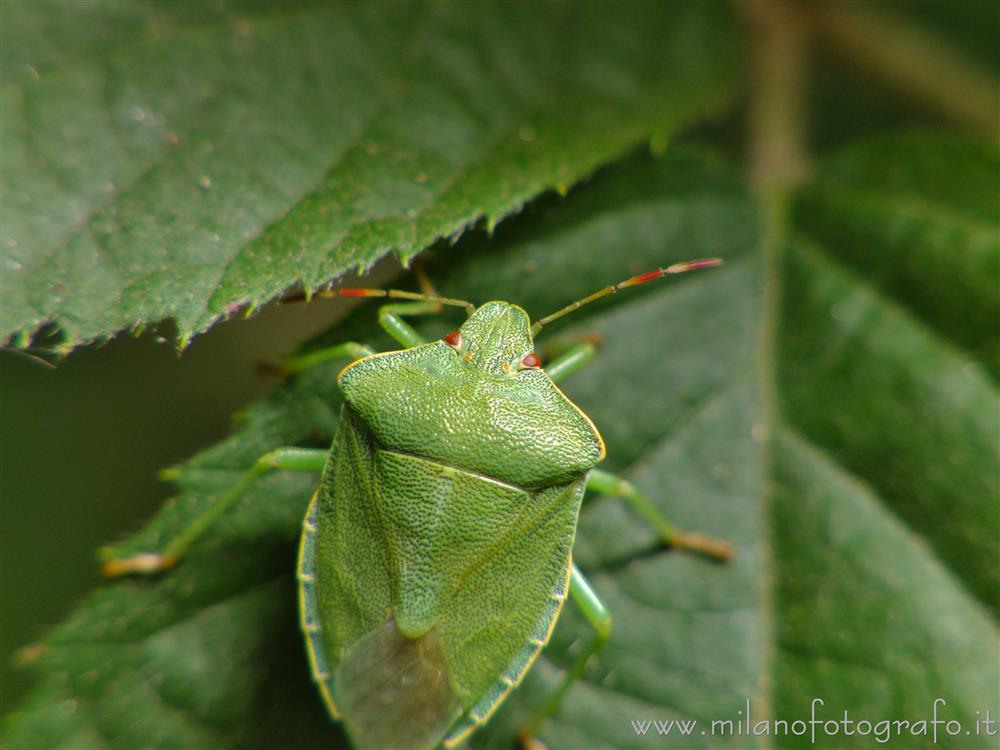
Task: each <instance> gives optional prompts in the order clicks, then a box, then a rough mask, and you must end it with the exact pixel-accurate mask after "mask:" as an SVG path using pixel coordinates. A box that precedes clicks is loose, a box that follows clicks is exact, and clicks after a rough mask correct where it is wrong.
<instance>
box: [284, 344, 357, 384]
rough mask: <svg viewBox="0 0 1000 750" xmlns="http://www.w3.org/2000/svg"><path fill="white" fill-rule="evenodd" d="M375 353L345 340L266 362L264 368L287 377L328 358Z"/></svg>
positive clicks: (353, 356)
mask: <svg viewBox="0 0 1000 750" xmlns="http://www.w3.org/2000/svg"><path fill="white" fill-rule="evenodd" d="M375 353H376V352H375V350H374V349H372V348H371V347H370V346H368V345H367V344H359V343H358V342H357V341H345V342H343V343H341V344H337V345H336V346H328V347H325V348H323V349H317V350H316V351H312V352H309V353H308V354H303V355H301V356H299V357H291V358H289V359H285V360H281V362H280V363H278V364H273V365H272V364H268V365H267V366H266V367H265V369H266V370H268V371H269V373H277V374H278V375H279V376H281V377H287V376H288V375H294V374H296V373H299V372H302V371H303V370H308V369H309V368H310V367H315V366H316V365H321V364H323V363H324V362H329V361H330V360H334V359H345V358H350V359H352V360H355V359H364V358H365V357H370V356H371V355H373V354H375Z"/></svg>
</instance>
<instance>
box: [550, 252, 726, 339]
mask: <svg viewBox="0 0 1000 750" xmlns="http://www.w3.org/2000/svg"><path fill="white" fill-rule="evenodd" d="M721 265H722V258H700V259H699V260H686V261H684V262H683V263H674V264H673V265H672V266H667V267H666V268H656V269H654V270H652V271H646V273H640V274H639V275H638V276H633V277H632V278H630V279H625V281H620V282H618V283H617V284H612V285H611V286H606V287H604V289H601V290H600V291H599V292H594V293H593V294H588V295H587V296H586V297H584V298H583V299H578V300H577V301H576V302H570V303H569V304H568V305H566V307H564V308H562V309H561V310H557V311H556V312H554V313H552V314H551V315H546V316H545V317H544V318H540V319H538V320H536V321H535V323H534V325H532V326H531V335H532V336H536V335H538V332H539V331H540V330H542V326H544V325H547V324H548V323H551V322H552V321H553V320H557V319H559V318H561V317H562V316H563V315H569V314H570V313H571V312H573V311H575V310H579V309H580V308H581V307H583V306H584V305H589V304H590V303H591V302H594V301H595V300H599V299H600V298H601V297H607V296H608V295H609V294H614V293H615V292H617V291H618V290H619V289H625V288H626V287H630V286H638V285H639V284H645V283H646V282H648V281H653V280H654V279H659V278H662V277H663V276H666V275H668V274H675V273H684V272H686V271H697V270H698V269H699V268H712V267H714V266H721Z"/></svg>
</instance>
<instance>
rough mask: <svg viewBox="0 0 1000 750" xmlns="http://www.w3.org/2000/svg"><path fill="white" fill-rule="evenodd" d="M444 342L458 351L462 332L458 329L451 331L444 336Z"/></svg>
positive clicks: (460, 346) (460, 345)
mask: <svg viewBox="0 0 1000 750" xmlns="http://www.w3.org/2000/svg"><path fill="white" fill-rule="evenodd" d="M444 343H446V344H447V345H448V346H450V347H451V348H452V349H454V350H455V351H459V350H460V349H461V348H462V334H461V333H459V332H458V331H452V332H451V333H449V334H448V335H447V336H445V337H444Z"/></svg>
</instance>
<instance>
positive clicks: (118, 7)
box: [0, 0, 733, 348]
mask: <svg viewBox="0 0 1000 750" xmlns="http://www.w3.org/2000/svg"><path fill="white" fill-rule="evenodd" d="M729 25H730V24H729V22H728V19H727V14H726V11H725V9H724V7H722V6H720V5H719V4H714V3H707V4H702V3H698V4H692V3H676V4H663V5H661V4H652V3H637V4H617V5H614V6H611V5H608V4H603V3H576V4H573V5H569V4H547V5H534V4H531V5H529V4H522V3H475V4H460V3H440V4H410V3H373V4H354V3H352V4H321V3H301V4H299V3H292V4H263V3H230V4H215V5H205V4H198V5H192V4H189V3H162V4H151V3H141V2H121V1H119V0H106V1H105V2H101V3H92V4H88V5H86V6H81V5H80V4H79V3H76V2H62V3H55V2H44V3H10V4H7V5H5V6H4V24H3V42H4V44H3V47H4V65H3V71H4V79H3V91H2V97H3V106H2V113H3V114H2V117H3V123H2V126H3V131H4V133H5V137H4V141H3V155H2V158H3V162H4V170H3V175H2V180H3V184H2V193H3V196H4V197H3V200H4V205H5V211H4V222H3V239H2V248H3V274H2V280H3V281H2V283H3V287H2V290H0V295H2V297H3V304H4V314H3V316H2V322H0V341H4V342H6V341H8V340H10V339H11V337H16V338H15V341H16V342H17V343H20V344H24V343H26V342H27V340H28V338H29V337H30V336H31V335H32V334H33V332H34V331H35V330H36V329H37V328H38V327H39V326H41V325H43V324H45V323H54V324H55V325H57V326H58V327H59V329H61V331H62V335H63V337H64V341H63V345H64V347H65V348H70V347H72V346H73V345H75V344H77V343H79V342H82V341H88V340H91V339H95V338H103V337H107V336H110V335H111V334H113V333H115V332H117V331H119V330H123V329H127V328H132V327H135V326H139V325H143V324H148V323H155V322H157V321H160V320H162V319H165V318H173V319H174V320H175V321H176V323H177V331H178V337H179V339H180V341H181V343H184V342H186V341H187V340H188V339H189V338H190V337H191V336H192V335H193V334H196V333H198V332H201V331H203V330H205V329H206V328H207V327H209V326H210V325H211V324H212V323H213V322H215V321H217V320H219V319H220V318H223V317H228V316H231V315H233V314H234V313H235V312H236V311H237V310H239V309H241V308H247V307H248V308H250V309H253V308H255V307H258V306H260V305H261V304H263V303H265V302H267V301H268V300H270V299H272V298H274V297H275V296H277V295H279V294H281V293H282V292H283V291H284V290H286V289H288V288H289V287H292V286H293V285H296V284H299V285H301V286H302V287H304V288H305V289H306V290H311V289H314V288H316V287H317V286H320V285H323V284H325V283H328V282H329V281H331V280H332V279H335V278H336V277H337V276H339V275H341V274H343V273H345V272H346V271H348V270H351V269H362V270H363V269H367V268H368V267H369V266H371V264H373V263H374V262H375V261H376V260H378V259H379V258H380V257H381V256H383V255H384V254H385V253H387V252H389V251H395V252H396V253H397V254H399V255H400V256H401V257H402V258H404V259H408V258H410V257H412V256H413V255H415V254H416V253H418V252H420V251H421V250H423V249H424V248H425V247H427V246H428V245H430V244H431V243H433V242H434V241H435V240H437V239H438V238H441V237H451V236H454V235H458V234H461V232H462V231H463V230H464V229H465V228H466V227H468V226H469V225H471V224H473V223H475V222H476V221H478V220H479V219H481V218H484V219H485V220H486V221H487V222H488V224H489V225H490V226H493V225H495V224H496V222H498V221H499V220H501V219H502V218H503V217H505V216H507V215H508V214H510V213H511V212H515V211H517V210H518V209H519V208H520V207H521V206H522V205H523V204H524V203H525V202H526V201H528V200H530V199H532V198H534V197H535V196H536V195H538V194H539V193H541V192H543V191H545V190H549V189H552V188H558V189H560V190H565V188H566V186H568V185H571V184H573V183H574V182H575V181H577V180H578V179H580V178H581V177H582V176H584V175H586V174H588V173H589V172H590V171H592V170H593V169H594V168H595V167H597V166H598V165H600V164H602V163H604V162H606V161H608V160H610V159H612V158H614V157H616V156H618V155H620V154H621V153H622V152H623V151H624V150H626V149H627V148H629V147H630V146H632V145H634V144H635V143H637V142H639V141H641V140H643V139H646V138H649V137H650V136H652V135H654V134H655V135H656V136H657V137H658V138H660V139H661V140H662V139H663V138H664V137H666V136H668V135H670V134H672V133H673V132H674V131H675V130H676V129H677V127H678V126H679V125H681V124H684V123H687V122H691V121H692V120H693V119H695V118H697V117H699V116H700V115H701V114H702V113H703V112H705V110H706V109H708V108H710V107H713V106H716V105H717V104H718V103H719V102H720V101H721V99H722V98H723V97H724V96H725V95H726V93H727V91H728V89H729V81H730V77H731V68H732V66H731V64H730V62H731V60H732V59H733V52H732V50H733V45H732V39H731V35H730V33H729Z"/></svg>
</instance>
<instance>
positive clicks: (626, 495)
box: [587, 469, 733, 560]
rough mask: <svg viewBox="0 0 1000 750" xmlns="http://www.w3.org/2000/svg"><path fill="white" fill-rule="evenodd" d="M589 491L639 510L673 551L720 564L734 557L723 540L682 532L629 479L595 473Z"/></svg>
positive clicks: (731, 546)
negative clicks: (691, 554) (694, 554)
mask: <svg viewBox="0 0 1000 750" xmlns="http://www.w3.org/2000/svg"><path fill="white" fill-rule="evenodd" d="M587 489H588V490H593V491H594V492H597V493H600V494H602V495H612V496H613V497H620V498H621V499H622V500H624V501H625V502H627V503H628V504H629V505H631V506H632V507H633V508H635V509H636V511H638V512H639V515H641V516H642V517H643V518H645V519H646V521H647V522H648V523H649V525H650V526H652V527H653V528H654V529H655V530H656V531H657V532H658V533H659V535H660V538H661V539H663V541H664V542H666V543H667V544H668V545H670V546H671V547H675V548H677V549H680V550H687V551H689V552H696V553H698V554H701V555H705V556H706V557H711V558H714V559H716V560H729V559H730V558H732V556H733V545H731V544H730V543H729V542H727V541H725V540H723V539H717V538H715V537H711V536H706V535H704V534H700V533H698V532H691V531H681V530H680V529H678V528H677V527H676V526H674V524H673V523H671V522H670V521H669V520H668V519H667V518H666V517H665V516H664V515H663V514H662V513H660V511H659V510H657V509H656V506H654V505H653V503H651V502H650V500H649V498H647V497H646V496H645V495H643V494H642V493H641V492H639V490H637V489H636V488H635V485H633V484H632V483H631V482H629V481H628V480H626V479H622V478H621V477H619V476H616V475H615V474H611V473H609V472H606V471H601V470H600V469H591V470H590V476H589V477H588V479H587Z"/></svg>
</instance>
